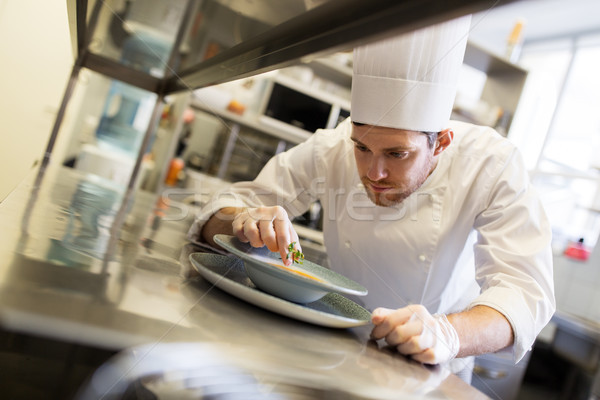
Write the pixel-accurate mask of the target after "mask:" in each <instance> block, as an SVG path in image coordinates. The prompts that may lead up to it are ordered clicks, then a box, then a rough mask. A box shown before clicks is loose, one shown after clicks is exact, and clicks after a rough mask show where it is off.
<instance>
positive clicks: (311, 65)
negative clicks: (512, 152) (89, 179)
mask: <svg viewBox="0 0 600 400" xmlns="http://www.w3.org/2000/svg"><path fill="white" fill-rule="evenodd" d="M68 3H69V1H65V0H44V1H39V0H20V1H11V0H0V34H1V37H2V38H3V40H1V41H0V59H1V60H2V72H3V73H2V74H1V76H0V87H1V88H2V91H3V93H4V96H2V97H1V98H0V118H1V121H2V123H3V126H2V135H1V136H0V137H1V142H0V143H1V146H0V202H1V201H2V199H4V198H5V197H6V196H7V195H8V194H9V193H10V192H11V190H12V189H13V188H14V187H15V186H16V185H17V184H18V183H19V182H20V181H21V180H22V179H23V178H24V177H25V175H26V174H27V173H28V171H30V170H31V168H32V167H33V166H35V165H37V164H39V163H40V162H41V160H42V158H43V156H44V149H45V148H46V145H47V142H48V139H49V137H50V132H51V129H52V126H53V124H54V121H55V119H56V116H57V112H58V107H59V104H60V102H61V100H62V97H63V94H64V90H65V86H66V83H67V81H68V78H69V75H70V73H71V68H72V66H73V61H74V57H75V54H76V51H75V49H73V48H72V47H71V43H72V42H71V34H72V29H73V23H74V21H73V20H72V18H71V16H70V15H69V13H68V12H67V7H68ZM90 3H93V2H90ZM103 3H104V6H103V8H102V11H101V14H100V15H99V22H98V28H97V30H96V31H95V34H94V37H93V39H92V41H91V43H90V48H91V49H92V50H93V51H94V52H97V53H98V54H101V55H103V56H105V57H109V58H111V59H114V60H118V61H119V62H121V63H123V64H125V65H129V66H132V67H134V68H137V69H139V70H142V71H145V72H146V73H148V74H150V75H151V76H155V77H157V78H162V77H163V76H165V74H167V75H169V74H171V73H172V71H168V70H165V69H164V68H163V67H164V65H165V63H166V62H167V60H168V57H169V54H170V52H171V47H172V44H173V42H174V40H175V34H176V31H177V28H178V26H179V23H180V21H181V19H182V15H183V13H184V9H185V3H186V2H185V1H183V0H171V1H161V0H145V1H144V0H136V1H128V0H112V1H108V0H107V1H104V2H103ZM312 3H313V2H311V1H295V0H285V1H283V0H282V1H276V0H272V1H264V2H255V1H251V0H246V1H234V0H206V1H202V2H200V6H199V7H198V8H197V9H196V10H195V11H194V12H195V15H194V16H193V18H192V24H191V25H190V28H189V30H188V32H187V34H186V38H185V39H184V40H183V42H182V45H181V49H180V58H179V59H178V60H176V62H177V65H178V70H185V68H186V67H189V66H192V65H194V64H196V63H198V62H200V61H202V60H205V59H209V58H211V57H212V56H214V55H216V54H218V53H219V52H220V51H223V50H225V49H228V48H231V47H233V46H234V45H236V44H237V43H240V42H243V41H244V40H247V39H248V38H250V37H252V36H254V35H256V34H258V33H260V32H263V31H265V30H266V29H268V28H269V27H270V26H272V25H273V24H274V23H275V24H277V23H281V22H283V21H285V20H287V19H290V18H292V17H294V16H296V15H299V14H301V13H302V12H304V11H306V9H307V8H310V7H311V6H313V5H314V4H312ZM599 15H600V2H598V1H596V0H573V1H570V2H564V1H559V0H545V1H541V0H528V1H527V0H524V1H517V2H514V3H511V4H508V5H505V6H502V7H492V8H490V9H489V10H486V11H483V12H480V13H478V14H475V15H474V17H473V20H472V31H471V35H470V41H469V45H468V48H467V54H466V57H465V64H464V69H463V74H462V76H461V84H460V88H459V93H458V95H457V99H456V103H455V110H454V111H455V112H454V118H457V119H462V120H466V121H471V122H474V123H478V124H484V125H489V126H493V127H495V128H496V129H497V130H498V131H499V132H500V133H501V134H503V135H505V136H507V137H508V138H509V139H510V140H512V141H513V142H514V143H515V144H516V145H517V146H518V147H519V148H520V149H521V151H522V153H523V156H524V157H525V161H526V164H527V167H528V169H529V172H530V175H531V179H532V182H533V183H534V185H535V186H536V187H537V189H538V190H539V192H540V193H541V196H542V199H543V201H544V204H545V207H546V210H547V213H548V214H549V216H550V219H551V222H552V226H553V233H554V239H553V249H554V254H555V279H556V295H557V301H558V306H559V313H558V314H557V317H556V318H555V319H554V320H553V321H552V323H551V324H550V325H549V326H548V328H547V329H546V330H544V332H543V333H542V335H540V338H539V339H538V342H537V344H536V347H535V349H534V351H533V352H532V354H531V357H529V358H528V359H526V360H524V361H523V362H522V363H520V364H519V365H518V366H516V367H515V366H511V365H510V361H509V359H508V358H506V359H504V358H502V357H498V356H490V357H482V358H480V359H479V360H478V364H477V368H476V372H477V373H478V375H479V377H480V380H479V382H483V381H485V384H480V385H479V386H481V389H482V390H484V391H485V390H488V391H489V388H493V390H492V392H491V393H488V394H489V395H490V396H497V397H498V398H502V399H511V398H538V397H539V398H542V397H544V398H545V399H552V398H556V399H558V398H570V399H572V398H586V397H585V396H587V393H589V390H590V389H589V388H590V387H591V386H592V385H594V383H595V382H596V383H598V381H600V380H599V379H598V378H597V376H598V363H599V360H600V322H599V321H600V290H597V287H598V285H599V284H600V251H598V249H597V247H596V244H597V241H598V236H599V233H600V158H598V156H597V154H598V153H600V112H599V110H600V76H599V72H598V71H599V66H600V18H599V17H598V16H599ZM199 38H201V40H200V39H199ZM350 50H351V49H346V51H341V52H338V53H335V54H330V55H328V56H326V57H321V58H310V59H306V60H303V61H304V62H303V63H299V64H297V65H294V66H290V67H287V68H284V69H280V70H277V71H272V72H267V73H264V74H260V75H257V76H251V77H247V78H244V79H241V80H238V81H233V82H228V83H225V84H220V85H216V86H210V87H207V88H203V89H196V90H192V89H190V90H183V91H181V92H179V93H177V94H173V95H169V96H168V97H167V98H166V99H165V104H164V107H163V109H162V113H161V115H160V121H159V122H158V124H157V126H156V130H155V132H154V134H153V135H152V136H151V138H150V140H149V141H148V142H147V143H146V144H145V147H144V148H142V139H143V137H144V133H145V132H146V129H147V127H148V124H149V122H150V119H151V115H152V111H153V107H154V103H155V100H156V95H155V94H154V93H152V92H148V91H145V90H142V89H139V88H136V87H134V86H131V85H128V84H125V83H122V82H119V81H117V80H113V79H110V78H108V77H107V76H105V75H102V74H100V73H97V72H93V71H91V70H83V71H82V72H81V73H80V74H79V77H78V81H77V85H76V88H75V91H74V93H73V99H72V101H71V103H70V105H69V109H68V110H67V113H66V115H65V119H64V121H63V123H62V124H61V127H60V132H59V137H58V140H57V143H56V146H55V147H54V149H53V151H52V155H51V159H52V162H58V163H62V164H63V165H67V166H71V167H73V168H76V169H80V170H82V171H86V172H89V173H92V174H96V175H98V176H101V177H104V178H105V179H108V180H112V181H114V182H115V183H116V184H120V185H124V186H126V185H127V184H128V182H129V179H130V177H131V173H132V170H133V168H134V165H135V161H136V157H137V155H138V154H139V153H140V150H141V152H142V153H143V161H142V163H141V168H140V171H139V176H138V178H137V180H136V181H135V187H136V188H137V189H138V190H145V191H151V192H163V193H165V195H166V196H167V197H169V198H170V199H171V200H172V201H176V202H180V203H181V205H182V207H181V210H182V212H186V213H187V212H194V210H195V209H196V207H198V206H200V205H201V204H202V203H203V202H205V201H206V199H207V198H208V196H209V195H210V194H211V193H213V192H214V190H216V189H218V188H221V187H223V186H226V185H227V184H228V183H229V182H235V181H239V180H248V179H252V178H253V177H254V176H256V174H257V173H258V171H260V169H261V168H262V166H263V165H264V164H265V163H266V162H267V160H268V159H269V158H271V157H272V156H273V155H275V154H277V153H279V152H281V151H285V150H286V149H289V148H290V147H292V146H294V145H296V144H297V143H300V142H302V141H303V140H305V139H306V138H308V137H310V135H311V132H313V131H314V130H316V129H318V128H333V127H335V126H336V125H337V123H339V122H340V121H342V120H343V119H344V118H346V117H347V116H349V110H350V86H351V73H352V53H351V51H350ZM282 99H285V101H282ZM295 222H296V223H297V224H298V225H300V226H303V227H306V232H304V233H303V237H305V238H306V239H307V240H309V241H312V242H314V243H316V244H317V245H319V244H320V237H319V230H320V214H319V205H318V204H315V205H314V207H313V208H311V210H310V211H309V212H307V214H305V215H304V216H302V217H301V218H299V219H298V220H297V221H295ZM477 382H478V380H477V379H474V385H476V386H477Z"/></svg>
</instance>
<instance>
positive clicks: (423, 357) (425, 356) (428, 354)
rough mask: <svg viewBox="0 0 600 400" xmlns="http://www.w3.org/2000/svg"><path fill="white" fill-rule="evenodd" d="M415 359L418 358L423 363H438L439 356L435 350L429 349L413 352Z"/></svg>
mask: <svg viewBox="0 0 600 400" xmlns="http://www.w3.org/2000/svg"><path fill="white" fill-rule="evenodd" d="M411 357H412V359H413V360H416V361H418V362H420V363H423V364H438V361H437V358H436V356H435V351H434V350H433V349H427V350H425V351H422V352H420V353H417V354H413V355H412V356H411Z"/></svg>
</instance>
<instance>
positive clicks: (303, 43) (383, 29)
mask: <svg viewBox="0 0 600 400" xmlns="http://www.w3.org/2000/svg"><path fill="white" fill-rule="evenodd" d="M506 2H507V3H508V2H510V1H506ZM184 3H185V4H184V6H183V9H182V12H181V13H180V16H181V17H180V19H179V21H178V22H176V21H175V22H174V20H173V21H171V19H170V18H172V17H173V15H171V14H170V13H167V14H164V15H163V16H162V17H161V18H162V19H161V24H163V23H164V24H163V25H165V27H166V28H167V29H168V30H170V31H171V33H173V34H174V42H173V50H172V51H171V53H170V55H169V56H168V57H167V62H166V63H165V65H164V67H165V68H164V75H163V76H162V77H161V76H156V75H154V74H151V73H148V72H144V71H142V70H140V69H139V68H136V66H135V65H125V64H123V63H122V62H121V61H120V60H119V58H118V57H116V56H115V54H108V53H103V52H102V51H97V48H96V45H97V44H98V41H101V40H102V38H101V37H97V36H95V34H96V31H97V28H100V30H102V29H104V30H105V31H110V32H111V33H113V34H114V33H115V32H117V33H119V32H120V33H122V34H123V35H127V34H128V33H130V32H128V30H127V29H125V28H127V27H126V26H120V24H119V21H120V22H121V23H122V22H123V18H124V17H127V10H124V11H121V10H119V11H118V13H120V12H122V15H118V16H119V18H113V16H114V14H115V12H113V9H112V8H110V7H111V5H112V6H115V5H120V6H122V5H123V2H110V1H106V2H105V1H88V0H67V11H68V14H69V21H70V26H71V28H72V30H71V37H72V43H73V48H74V49H76V51H77V52H76V59H75V64H74V67H73V70H72V73H71V78H70V80H69V83H68V85H67V88H66V90H65V95H64V97H63V101H62V103H61V105H60V108H59V112H58V114H57V119H56V122H55V124H54V127H53V130H52V132H51V136H50V139H49V141H48V145H47V148H46V153H45V157H44V160H43V162H42V165H46V164H47V163H48V162H49V160H50V158H51V154H52V152H53V149H54V145H55V143H56V141H57V138H58V133H59V131H60V128H61V126H62V124H63V120H64V117H65V113H66V110H67V105H68V104H69V101H70V100H71V98H72V97H73V93H74V91H75V88H76V87H77V86H78V79H79V74H80V72H81V71H82V70H91V71H94V72H96V73H100V74H102V75H104V76H106V77H108V78H111V79H113V80H118V81H120V82H124V83H127V84H130V85H133V86H135V87H137V88H142V89H145V90H147V91H149V92H153V93H155V94H156V95H157V96H156V101H155V104H154V107H153V108H152V112H151V117H150V118H149V123H148V127H147V129H146V132H145V135H144V137H143V139H142V140H141V144H140V146H139V151H138V154H137V158H136V160H135V164H134V167H133V170H132V173H131V176H130V179H129V184H128V189H129V190H130V191H133V190H134V188H135V185H136V180H137V178H138V174H139V172H140V169H141V164H142V160H143V158H144V155H145V151H146V149H147V147H148V146H149V145H150V144H151V143H152V139H153V137H154V134H155V131H156V127H157V125H158V121H159V120H160V118H161V114H162V111H163V106H164V104H165V98H166V96H168V95H173V94H175V93H185V92H189V91H190V90H194V89H197V88H201V87H205V86H209V85H214V84H217V83H223V82H227V81H232V80H235V79H239V78H244V77H248V76H253V75H256V74H259V73H262V72H266V71H270V70H274V69H277V68H281V67H284V66H289V65H293V64H297V63H298V62H300V61H301V60H303V59H306V58H308V57H310V58H312V59H315V58H318V57H319V56H323V55H327V54H332V53H334V52H336V51H340V50H346V49H349V48H352V47H353V46H356V45H358V44H361V43H365V42H367V41H370V40H375V39H381V38H383V37H386V36H390V35H394V34H399V33H403V32H407V31H410V30H414V29H417V28H421V27H424V26H427V25H431V24H434V23H437V22H441V21H444V20H447V19H450V18H455V17H458V16H460V15H465V14H469V13H474V12H478V11H481V10H483V9H486V8H488V7H489V6H490V3H491V1H490V0H452V1H441V0H429V1H422V0H374V1H369V2H366V1H362V0H330V1H327V2H324V3H322V4H321V5H319V6H317V7H314V8H309V9H307V8H306V6H305V2H304V1H302V0H298V1H297V2H295V3H294V4H295V5H297V6H299V5H302V7H296V8H294V10H296V11H295V12H294V13H292V14H291V15H286V16H285V18H284V19H283V20H282V19H281V15H280V13H270V14H269V13H262V12H258V10H253V9H252V7H259V6H261V7H264V3H263V4H261V5H258V4H255V5H254V6H253V5H252V4H250V3H247V4H246V3H244V5H243V6H240V5H239V4H238V6H240V7H242V8H241V9H238V8H234V7H233V6H231V4H233V3H231V2H228V1H221V0H206V1H200V0H187V1H185V2H184ZM125 4H126V5H130V6H131V7H140V6H142V5H147V6H148V7H149V9H150V11H149V15H150V14H152V15H153V16H156V15H157V10H156V7H155V6H158V5H160V6H164V5H165V4H169V3H164V2H159V3H156V4H154V2H153V1H148V2H143V3H142V2H133V3H131V4H130V3H129V2H125ZM153 4H154V5H153ZM269 4H270V2H269ZM273 4H274V5H277V2H275V3H273ZM494 4H495V5H497V4H496V2H494ZM210 5H214V6H216V7H217V6H226V7H228V6H230V7H231V10H232V11H234V13H233V14H235V16H236V20H235V24H230V25H231V28H232V29H238V30H239V29H241V28H243V26H242V25H243V24H244V22H246V21H248V22H250V21H252V20H255V18H253V16H254V17H255V16H257V15H261V17H263V19H264V17H266V16H268V15H272V17H273V19H272V20H270V21H264V20H262V21H259V22H260V23H261V24H263V25H261V28H260V29H257V30H255V31H253V33H252V34H251V35H248V36H243V35H237V37H236V35H235V31H234V35H233V38H234V39H237V40H236V41H235V43H234V45H233V47H231V48H228V49H223V50H222V51H220V52H215V53H216V54H212V52H209V53H210V54H207V53H206V52H204V53H202V54H203V55H210V56H212V57H210V58H206V57H201V59H197V57H194V55H195V54H194V53H193V50H194V49H207V47H206V46H205V44H207V40H210V39H211V38H210V35H209V34H208V33H207V32H205V31H203V30H202V29H197V28H199V27H200V28H201V26H202V23H203V22H206V20H204V21H203V17H204V14H203V12H205V11H206V7H208V6H210ZM107 10H108V11H107ZM286 10H291V8H289V7H287V8H286ZM107 14H108V15H109V18H106V15H107ZM142 16H144V15H143V13H142ZM142 20H143V18H142ZM106 24H109V26H108V28H107V25H106ZM228 26H229V25H228ZM149 27H150V28H153V25H152V24H150V25H149ZM115 29H116V31H115ZM239 32H241V30H239V31H238V33H239ZM117 54H118V53H117ZM175 125H177V124H175ZM75 129H78V127H75ZM173 140H175V138H173ZM169 147H170V148H174V144H173V143H171V144H170V145H169ZM156 167H157V168H162V169H163V173H162V174H159V176H160V177H161V178H162V177H163V176H164V175H165V173H166V168H167V165H157V166H156ZM161 178H159V182H160V181H161Z"/></svg>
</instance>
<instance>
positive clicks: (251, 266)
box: [214, 235, 367, 303]
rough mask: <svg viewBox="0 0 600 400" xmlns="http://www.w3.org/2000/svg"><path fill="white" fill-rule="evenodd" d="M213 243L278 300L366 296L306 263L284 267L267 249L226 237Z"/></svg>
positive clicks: (348, 282) (343, 280)
mask: <svg viewBox="0 0 600 400" xmlns="http://www.w3.org/2000/svg"><path fill="white" fill-rule="evenodd" d="M214 240H215V242H216V243H217V244H219V245H220V246H221V247H223V248H224V249H225V250H228V251H230V252H231V253H233V254H234V255H236V256H238V257H240V258H242V259H243V260H244V263H245V267H246V271H247V273H248V275H249V276H250V278H251V279H252V281H253V282H254V283H255V284H256V285H257V286H258V287H259V288H261V289H262V290H264V291H266V292H269V293H271V294H273V295H276V296H278V297H281V298H284V299H287V300H291V301H294V302H297V303H308V302H312V301H316V300H317V299H319V298H320V297H323V296H325V295H326V294H327V293H330V292H336V293H343V294H351V295H355V296H365V295H366V294H367V289H366V288H365V287H363V286H362V285H360V284H358V283H356V282H354V281H353V280H351V279H349V278H346V277H345V276H343V275H340V274H338V273H335V272H334V271H332V270H330V269H328V268H325V267H322V266H320V265H317V264H315V263H313V262H311V261H309V260H303V262H302V264H297V263H294V264H293V265H290V266H285V265H283V262H282V261H281V256H280V255H279V253H274V252H271V251H269V249H267V248H266V247H261V248H255V247H252V246H251V245H250V244H248V243H242V242H240V241H239V240H238V238H236V237H235V236H229V235H215V237H214Z"/></svg>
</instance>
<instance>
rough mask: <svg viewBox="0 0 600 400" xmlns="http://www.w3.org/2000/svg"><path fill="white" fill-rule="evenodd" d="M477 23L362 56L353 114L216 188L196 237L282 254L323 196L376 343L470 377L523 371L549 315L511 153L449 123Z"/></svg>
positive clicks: (531, 223)
mask: <svg viewBox="0 0 600 400" xmlns="http://www.w3.org/2000/svg"><path fill="white" fill-rule="evenodd" d="M469 27H470V17H462V18H459V19H456V20H452V21H448V22H444V23H441V24H438V25H434V26H431V27H427V28H424V29H420V30H417V31H414V32H410V33H407V34H403V35H401V36H399V37H394V38H391V39H385V40H382V41H379V42H375V43H372V44H368V45H365V46H362V47H358V48H356V49H355V50H354V73H353V81H352V102H351V116H350V118H349V119H348V120H346V121H344V122H343V123H341V124H340V125H339V126H338V127H337V128H336V129H334V130H319V131H317V132H316V133H315V134H314V135H313V136H312V137H311V138H310V139H308V140H307V141H305V142H304V143H302V144H300V145H298V146H296V147H294V148H292V149H291V150H289V151H287V152H285V153H281V154H278V155H277V156H275V157H274V158H273V159H271V160H270V161H269V162H268V163H267V165H266V166H265V167H264V169H263V170H262V171H261V172H260V174H259V175H258V176H257V178H256V179H255V180H254V181H252V182H239V183H235V184H233V185H232V187H231V188H230V189H228V190H227V191H225V192H222V193H219V194H217V195H216V196H215V197H214V198H213V200H212V201H211V202H209V203H208V204H207V205H206V206H205V207H204V208H203V209H202V210H201V212H200V213H199V215H198V216H197V218H196V220H195V222H194V224H193V225H192V227H191V229H190V232H189V237H190V238H191V239H195V240H203V241H206V242H208V243H210V244H212V245H215V244H214V242H213V241H212V237H213V235H214V234H217V233H226V234H232V235H235V236H237V237H238V238H239V239H240V240H242V241H244V242H249V243H250V244H251V245H252V246H254V247H262V246H267V247H268V248H269V249H270V250H271V251H278V252H280V253H281V256H282V258H284V259H285V256H286V254H287V251H288V250H287V248H288V245H289V244H290V243H292V242H296V243H297V245H296V246H297V248H298V249H300V247H299V241H298V235H297V234H296V232H295V231H294V229H293V226H292V224H291V222H290V220H291V219H293V218H294V217H297V216H299V215H301V214H303V213H304V212H305V211H306V210H307V209H308V208H309V206H310V205H311V204H312V203H313V202H315V201H316V200H319V201H320V203H321V206H322V207H323V209H322V210H323V234H324V241H325V246H326V248H327V253H328V256H329V259H330V264H331V268H332V269H333V270H335V271H336V272H339V273H341V274H343V275H345V276H348V277H350V278H351V279H353V280H355V281H357V282H360V283H361V284H363V285H364V286H365V287H367V289H368V290H369V294H368V296H366V298H365V299H364V305H365V307H366V308H367V309H369V310H371V311H372V323H373V325H374V328H373V330H372V333H371V335H372V337H373V339H375V340H380V339H382V340H385V342H386V343H387V344H388V345H390V346H394V347H395V348H397V350H398V351H399V352H400V353H402V354H405V355H407V356H410V357H412V358H413V359H415V360H417V361H420V362H422V363H426V364H442V363H443V364H445V365H448V366H450V368H451V370H452V371H453V372H456V373H458V372H460V371H466V372H464V375H462V376H463V378H464V379H465V380H467V381H469V380H470V371H471V370H472V365H473V357H472V356H474V355H479V354H484V353H489V352H498V351H508V352H511V353H512V357H513V359H514V362H515V363H516V362H518V361H519V360H520V359H521V358H522V357H523V356H524V355H525V354H526V353H527V351H528V350H530V349H531V346H532V344H533V342H534V340H535V338H536V336H537V334H538V333H539V332H540V330H541V329H542V328H543V327H544V326H545V325H546V324H547V323H548V321H549V320H550V318H551V316H552V314H553V312H554V310H555V301H554V293H553V281H552V257H551V249H550V240H551V231H550V226H549V223H548V221H547V219H546V216H545V214H544V211H543V209H542V206H541V204H540V201H539V199H538V197H537V196H536V194H535V192H534V189H533V188H532V187H531V184H530V182H529V179H528V175H527V171H526V169H525V166H524V163H523V160H522V158H521V156H520V154H519V152H518V150H517V149H516V148H515V147H514V145H512V144H511V142H509V141H508V140H506V139H505V138H503V137H501V136H500V135H499V134H498V133H497V132H495V131H494V130H493V129H491V128H489V127H482V126H475V125H472V124H468V123H464V122H456V121H451V120H450V114H451V111H452V105H453V102H454V97H455V95H456V88H457V83H458V75H459V71H460V68H461V65H462V60H463V57H464V51H465V46H466V40H467V35H468V29H469ZM288 263H289V260H288Z"/></svg>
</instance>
